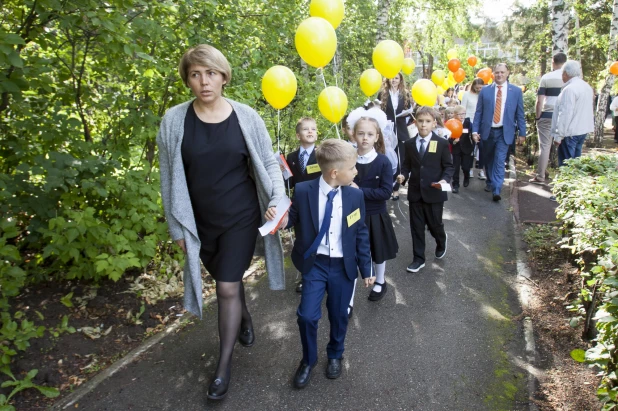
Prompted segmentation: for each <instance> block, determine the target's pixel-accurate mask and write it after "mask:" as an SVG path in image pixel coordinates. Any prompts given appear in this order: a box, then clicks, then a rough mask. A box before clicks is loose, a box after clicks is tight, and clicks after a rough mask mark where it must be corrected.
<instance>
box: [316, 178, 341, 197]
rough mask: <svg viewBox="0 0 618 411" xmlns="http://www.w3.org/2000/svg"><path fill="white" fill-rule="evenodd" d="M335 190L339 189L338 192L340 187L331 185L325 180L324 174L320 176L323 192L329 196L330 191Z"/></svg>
mask: <svg viewBox="0 0 618 411" xmlns="http://www.w3.org/2000/svg"><path fill="white" fill-rule="evenodd" d="M333 190H337V192H338V191H339V187H337V188H333V187H331V186H330V184H328V183H327V182H326V181H324V176H320V191H322V193H323V194H324V195H325V196H327V195H328V193H330V192H331V191H333Z"/></svg>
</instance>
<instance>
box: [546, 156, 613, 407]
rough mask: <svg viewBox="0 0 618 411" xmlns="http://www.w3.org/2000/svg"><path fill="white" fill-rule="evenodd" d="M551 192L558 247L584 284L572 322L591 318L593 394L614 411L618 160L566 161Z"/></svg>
mask: <svg viewBox="0 0 618 411" xmlns="http://www.w3.org/2000/svg"><path fill="white" fill-rule="evenodd" d="M554 193H556V197H557V199H558V202H559V206H558V208H557V210H556V213H557V216H558V218H560V219H562V221H563V223H564V226H565V228H566V229H567V232H568V236H567V237H566V238H564V239H563V245H562V246H563V247H565V248H568V249H569V250H570V251H571V252H572V253H573V254H574V255H576V256H578V257H579V259H578V262H579V264H580V267H581V275H582V277H583V278H584V280H585V288H583V289H582V290H581V293H580V295H579V299H578V300H577V301H575V302H574V303H573V304H572V306H571V307H570V308H571V309H572V310H573V311H574V312H576V314H577V317H576V318H578V319H581V318H583V316H585V315H587V316H588V317H592V319H593V320H594V323H595V326H596V331H597V336H596V338H595V346H594V347H593V348H591V349H589V350H588V351H587V352H586V355H585V359H586V361H587V362H588V363H590V364H593V365H595V366H597V367H599V368H600V369H601V370H602V376H603V377H602V381H601V386H600V387H599V390H598V395H599V398H600V399H601V401H602V402H603V404H604V405H603V409H604V410H614V409H616V407H618V376H617V374H616V372H617V370H618V351H617V348H616V347H617V344H618V197H617V194H618V158H616V157H615V156H608V155H592V156H586V157H580V158H578V159H574V160H569V161H568V162H567V165H566V166H565V167H561V168H560V173H559V174H558V176H557V178H556V180H555V186H554ZM593 290H595V291H593ZM593 296H594V298H595V301H592V300H593ZM594 310H596V311H594ZM578 322H579V321H575V323H578Z"/></svg>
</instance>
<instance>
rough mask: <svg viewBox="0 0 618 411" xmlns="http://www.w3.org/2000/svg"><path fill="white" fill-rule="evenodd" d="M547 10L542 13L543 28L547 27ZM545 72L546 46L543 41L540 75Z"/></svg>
mask: <svg viewBox="0 0 618 411" xmlns="http://www.w3.org/2000/svg"><path fill="white" fill-rule="evenodd" d="M548 13H549V10H546V12H544V13H543V28H545V27H547V19H548V17H549V16H548ZM545 73H547V47H546V46H545V42H542V43H541V76H542V75H543V74H545Z"/></svg>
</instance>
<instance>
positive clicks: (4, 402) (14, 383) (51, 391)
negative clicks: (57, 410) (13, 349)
mask: <svg viewBox="0 0 618 411" xmlns="http://www.w3.org/2000/svg"><path fill="white" fill-rule="evenodd" d="M0 372H2V373H3V374H5V375H7V376H9V377H10V378H11V379H10V380H7V381H4V382H3V383H2V385H1V386H2V388H8V387H13V389H12V391H11V393H10V394H9V396H8V397H6V396H5V395H0V409H1V410H7V411H8V410H14V409H15V408H14V407H13V406H11V405H9V401H10V400H11V398H12V397H13V396H14V395H15V394H17V393H18V392H20V391H23V390H26V389H28V388H35V389H37V390H38V391H39V392H40V393H41V394H43V395H44V396H46V397H47V398H55V397H57V396H58V395H60V391H58V389H57V388H52V387H44V386H41V385H36V384H35V383H33V382H32V379H33V378H34V377H36V375H37V374H38V373H39V370H30V371H28V374H26V377H24V379H23V380H18V379H17V378H15V376H14V375H13V373H12V372H11V370H10V369H9V367H7V366H6V365H5V366H3V367H0Z"/></svg>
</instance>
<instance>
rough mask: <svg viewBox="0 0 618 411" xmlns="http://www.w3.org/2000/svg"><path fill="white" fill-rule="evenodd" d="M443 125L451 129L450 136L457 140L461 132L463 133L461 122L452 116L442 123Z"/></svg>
mask: <svg viewBox="0 0 618 411" xmlns="http://www.w3.org/2000/svg"><path fill="white" fill-rule="evenodd" d="M444 126H445V127H446V128H448V129H449V130H450V131H451V138H454V139H455V140H457V139H458V138H459V137H461V134H462V133H463V124H462V123H461V121H459V120H457V119H456V118H452V119H450V120H449V121H447V122H446V123H444Z"/></svg>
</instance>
